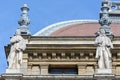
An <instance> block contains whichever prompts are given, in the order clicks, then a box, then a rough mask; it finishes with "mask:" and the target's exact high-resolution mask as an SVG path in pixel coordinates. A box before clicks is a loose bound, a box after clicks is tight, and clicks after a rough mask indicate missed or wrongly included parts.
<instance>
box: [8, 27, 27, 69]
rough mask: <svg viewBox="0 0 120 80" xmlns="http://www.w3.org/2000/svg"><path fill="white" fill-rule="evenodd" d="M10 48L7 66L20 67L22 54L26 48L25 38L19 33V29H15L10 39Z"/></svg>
mask: <svg viewBox="0 0 120 80" xmlns="http://www.w3.org/2000/svg"><path fill="white" fill-rule="evenodd" d="M10 43H11V49H10V54H9V56H8V59H7V60H8V64H9V66H8V68H17V69H19V68H20V65H21V63H22V54H23V51H24V50H25V48H26V40H25V39H23V37H22V36H21V35H20V29H17V31H16V33H15V35H14V36H13V37H12V38H11V39H10Z"/></svg>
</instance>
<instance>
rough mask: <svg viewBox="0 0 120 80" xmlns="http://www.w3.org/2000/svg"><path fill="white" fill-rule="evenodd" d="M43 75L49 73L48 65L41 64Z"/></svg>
mask: <svg viewBox="0 0 120 80" xmlns="http://www.w3.org/2000/svg"><path fill="white" fill-rule="evenodd" d="M40 68H41V75H48V65H40Z"/></svg>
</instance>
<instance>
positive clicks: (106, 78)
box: [94, 69, 115, 80]
mask: <svg viewBox="0 0 120 80" xmlns="http://www.w3.org/2000/svg"><path fill="white" fill-rule="evenodd" d="M94 78H95V79H97V80H112V79H114V78H115V74H112V69H98V70H97V73H96V74H94Z"/></svg>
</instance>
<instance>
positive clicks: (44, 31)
mask: <svg viewBox="0 0 120 80" xmlns="http://www.w3.org/2000/svg"><path fill="white" fill-rule="evenodd" d="M97 22H98V20H69V21H63V22H58V23H55V24H52V25H49V26H47V27H45V28H43V29H42V30H40V31H38V32H37V33H35V34H34V35H33V36H50V34H51V33H53V32H54V31H56V30H58V29H60V28H63V27H66V26H70V25H75V24H83V23H97Z"/></svg>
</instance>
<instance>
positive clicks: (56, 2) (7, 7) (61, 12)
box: [0, 0, 102, 74]
mask: <svg viewBox="0 0 120 80" xmlns="http://www.w3.org/2000/svg"><path fill="white" fill-rule="evenodd" d="M101 2H102V0H0V74H2V73H5V70H6V67H7V63H6V56H5V51H4V46H7V45H8V44H9V43H10V37H12V36H13V35H14V33H15V31H16V29H17V28H19V25H18V22H17V21H18V20H19V19H20V17H21V10H20V8H21V7H22V6H23V4H28V6H29V8H30V11H29V13H28V14H29V18H30V20H31V23H30V25H29V29H30V32H31V35H33V34H35V33H36V32H38V31H39V30H41V29H43V28H45V27H46V26H48V25H51V24H54V23H57V22H61V21H67V20H86V19H89V20H91V19H92V20H98V19H99V12H100V8H101Z"/></svg>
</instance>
